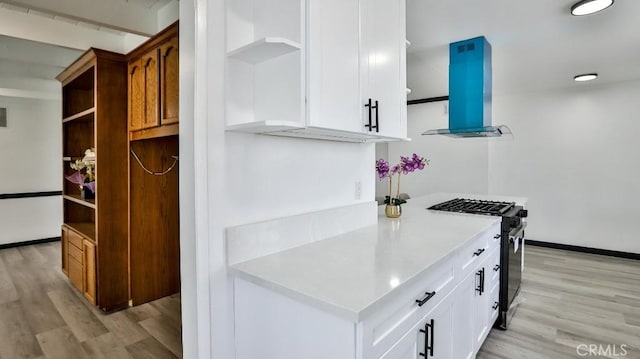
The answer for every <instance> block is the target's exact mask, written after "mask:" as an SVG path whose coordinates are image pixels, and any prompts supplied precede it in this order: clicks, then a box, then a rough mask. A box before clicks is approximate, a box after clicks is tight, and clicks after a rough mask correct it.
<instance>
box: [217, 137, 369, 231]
mask: <svg viewBox="0 0 640 359" xmlns="http://www.w3.org/2000/svg"><path fill="white" fill-rule="evenodd" d="M374 150H375V148H374V145H372V144H359V143H344V142H330V141H318V140H308V139H298V138H286V137H275V136H262V135H251V134H241V133H231V132H229V133H226V148H225V155H226V158H225V163H226V169H225V171H224V173H225V174H226V179H227V192H226V200H225V201H224V203H227V206H226V207H227V210H228V217H227V225H229V226H230V225H238V224H245V223H251V222H256V221H261V220H266V219H273V218H278V217H283V216H290V215H295V214H300V213H305V212H311V211H317V210H321V209H327V208H333V207H338V206H344V205H348V204H353V203H357V202H365V201H372V200H373V198H374V191H375V183H374V181H373V178H374V177H373V176H374ZM357 181H359V182H360V183H361V186H362V189H361V191H362V195H361V199H360V200H357V199H356V198H355V182H357Z"/></svg>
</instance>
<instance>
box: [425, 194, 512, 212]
mask: <svg viewBox="0 0 640 359" xmlns="http://www.w3.org/2000/svg"><path fill="white" fill-rule="evenodd" d="M515 205H516V204H515V202H498V201H481V200H478V199H466V198H456V199H452V200H450V201H447V202H443V203H439V204H436V205H433V206H431V207H429V209H433V210H436V211H448V212H460V213H473V214H486V215H489V216H504V215H505V214H506V213H507V212H508V211H509V210H510V209H512V208H513V207H515Z"/></svg>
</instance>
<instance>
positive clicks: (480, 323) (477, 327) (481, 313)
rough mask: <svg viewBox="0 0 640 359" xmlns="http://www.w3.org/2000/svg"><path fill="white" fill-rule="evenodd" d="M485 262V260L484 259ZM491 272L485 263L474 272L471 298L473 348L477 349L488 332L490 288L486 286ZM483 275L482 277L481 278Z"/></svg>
mask: <svg viewBox="0 0 640 359" xmlns="http://www.w3.org/2000/svg"><path fill="white" fill-rule="evenodd" d="M485 262H486V261H485ZM490 275H491V274H490V273H489V271H487V268H486V265H485V263H483V264H482V265H481V266H479V267H478V269H477V270H476V272H475V273H474V284H475V285H474V290H473V295H474V300H473V328H474V330H473V339H474V349H475V351H477V350H478V349H480V347H481V346H482V343H483V342H484V338H486V337H487V334H489V329H490V328H489V314H490V313H489V309H488V308H490V305H489V297H490V293H489V290H490V288H487V279H488V276H490ZM483 276H484V278H483Z"/></svg>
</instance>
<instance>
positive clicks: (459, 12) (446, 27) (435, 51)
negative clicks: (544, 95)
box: [407, 0, 640, 99]
mask: <svg viewBox="0 0 640 359" xmlns="http://www.w3.org/2000/svg"><path fill="white" fill-rule="evenodd" d="M576 1H577V0H575V1H574V0H535V1H526V2H525V1H504V0H482V1H479V0H449V1H436V0H407V38H408V39H409V40H410V41H411V43H412V44H411V46H410V47H409V49H408V52H409V54H408V56H407V61H408V64H409V68H408V86H409V88H411V89H412V93H411V95H410V96H409V98H410V99H417V98H427V97H435V96H443V95H447V94H448V92H449V88H448V87H449V86H448V67H449V52H448V51H449V48H448V44H449V43H451V42H455V41H460V40H465V39H468V38H472V37H476V36H481V35H484V36H485V37H486V38H487V40H488V41H489V43H491V46H492V57H493V59H492V62H493V92H494V93H495V94H508V93H512V92H526V91H543V90H548V89H554V88H569V87H576V86H592V85H594V84H598V83H612V82H620V81H628V80H636V79H640V45H639V44H640V30H638V29H639V27H638V24H637V22H638V19H640V18H639V17H638V15H639V14H640V1H637V0H633V1H632V0H627V1H625V0H618V1H616V2H615V4H614V5H613V6H612V7H610V8H609V9H606V10H605V11H602V12H600V13H597V14H593V15H587V16H582V17H576V16H572V15H571V14H570V12H569V11H570V8H571V5H573V3H574V2H576ZM587 72H597V73H598V74H599V75H600V77H599V78H598V79H597V80H595V81H593V82H591V83H575V81H573V76H575V75H577V74H579V73H587Z"/></svg>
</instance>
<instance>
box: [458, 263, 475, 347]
mask: <svg viewBox="0 0 640 359" xmlns="http://www.w3.org/2000/svg"><path fill="white" fill-rule="evenodd" d="M474 289H475V276H474V275H473V274H469V275H467V277H466V278H465V279H464V280H463V281H462V282H461V283H460V284H458V287H457V288H456V291H455V292H454V293H453V319H452V327H453V330H452V333H454V335H455V345H454V346H453V356H452V357H453V358H455V359H471V358H474V357H475V350H474V349H475V347H476V343H475V340H474V337H473V330H474V327H473V325H472V318H473V312H474V306H473V303H474V301H475V295H474V294H473V292H474Z"/></svg>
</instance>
